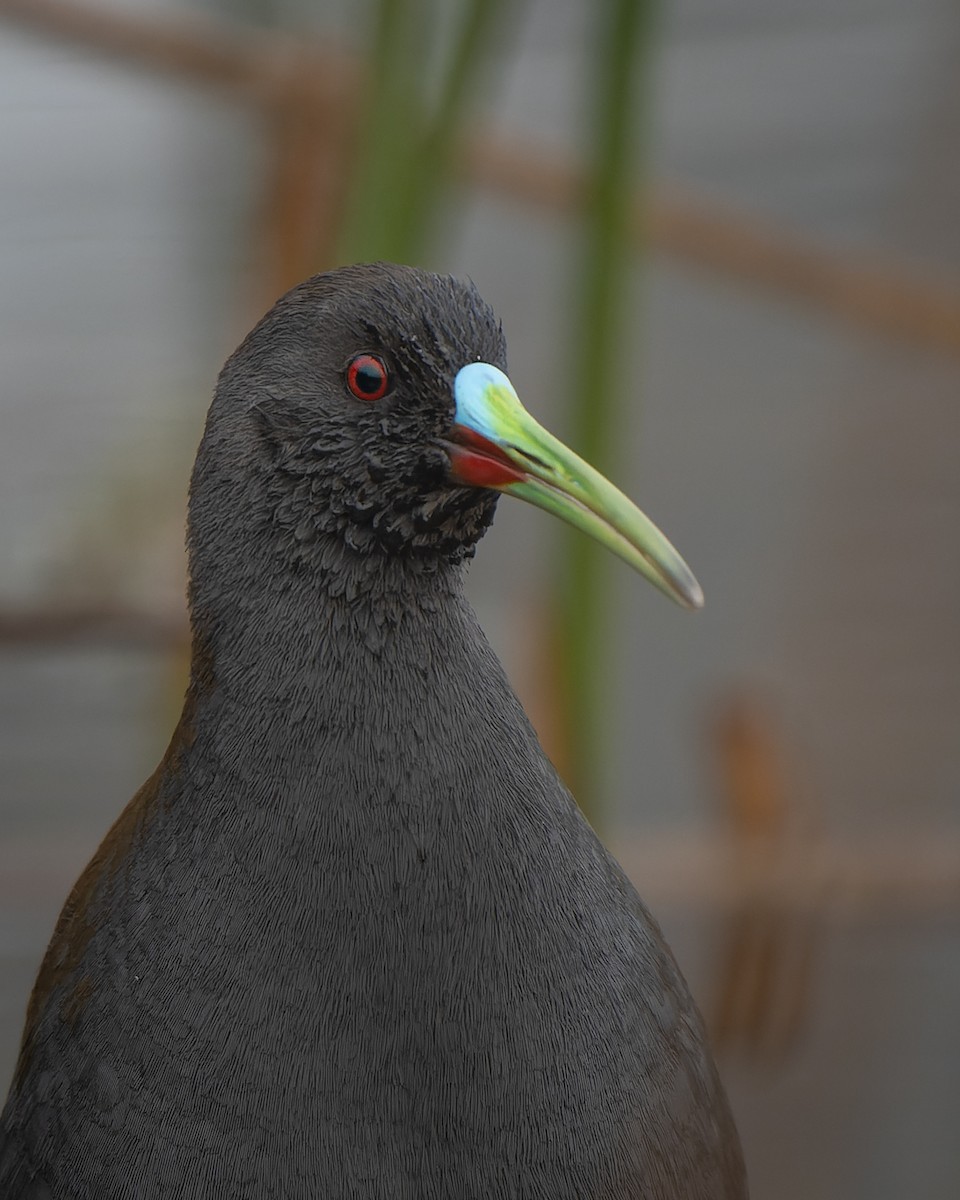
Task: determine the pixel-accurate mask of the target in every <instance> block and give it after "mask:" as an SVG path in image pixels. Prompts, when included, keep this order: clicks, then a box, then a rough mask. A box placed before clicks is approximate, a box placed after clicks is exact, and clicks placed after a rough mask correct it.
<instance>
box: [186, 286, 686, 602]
mask: <svg viewBox="0 0 960 1200" xmlns="http://www.w3.org/2000/svg"><path fill="white" fill-rule="evenodd" d="M505 368H506V347H505V342H504V338H503V334H502V331H501V328H500V325H499V322H498V321H497V319H496V317H495V316H494V314H493V311H492V310H491V309H490V307H489V306H488V305H487V304H486V303H485V302H484V301H483V300H482V299H481V297H480V296H479V294H478V292H477V291H476V289H475V288H474V287H473V285H472V284H468V283H463V282H461V281H459V280H456V279H452V278H449V277H445V276H437V275H432V274H429V273H427V272H425V271H420V270H417V269H414V268H410V267H399V266H393V265H390V264H384V263H377V264H369V265H362V266H354V267H345V268H341V269H340V270H337V271H331V272H328V273H326V274H323V275H318V276H315V277H313V278H312V279H309V280H307V281H306V282H305V283H302V284H300V285H299V286H298V287H295V288H293V289H292V290H291V291H290V292H288V293H287V294H286V295H285V296H284V297H282V298H281V299H280V300H279V301H278V302H277V304H276V305H274V307H273V308H272V309H271V310H270V312H269V313H267V315H266V316H265V317H264V318H263V319H262V320H261V321H260V323H259V324H258V325H257V326H256V327H255V328H254V329H253V331H252V332H251V333H250V334H249V335H248V336H247V338H246V339H245V340H244V342H243V343H242V344H241V345H240V347H239V348H238V349H237V351H236V352H235V353H234V354H233V355H232V356H231V358H230V359H229V360H228V362H227V364H226V366H225V367H224V370H223V372H222V374H221V377H220V381H219V383H218V388H217V395H216V398H215V400H214V404H213V406H212V407H211V413H210V417H209V419H208V425H207V431H206V434H205V438H204V441H205V449H206V453H205V454H204V453H201V455H200V456H198V464H197V468H196V471H195V475H194V491H196V490H198V489H199V488H200V487H202V486H203V483H204V477H205V476H209V477H210V478H212V479H214V480H217V479H220V480H222V481H223V483H224V485H225V486H226V484H227V481H228V480H229V478H230V476H231V475H232V476H234V477H235V478H236V477H237V475H238V474H245V475H247V476H248V477H249V475H250V474H251V472H252V473H253V474H254V475H255V476H256V477H257V478H259V480H260V481H261V484H262V487H263V489H264V490H265V491H266V492H267V495H268V498H269V504H268V505H267V508H268V510H269V517H270V520H271V522H272V523H273V526H274V528H277V527H279V528H280V529H281V530H283V531H284V532H285V533H286V534H287V535H289V537H290V538H291V539H292V542H293V543H294V544H295V545H296V546H297V553H298V554H300V555H308V554H309V547H310V545H311V544H312V543H317V542H323V541H325V540H327V541H328V540H329V539H330V538H331V537H333V538H334V539H337V540H338V541H339V542H341V543H343V544H345V545H346V546H347V547H348V548H349V549H350V550H351V551H354V552H356V553H357V554H359V555H370V554H373V555H383V554H387V555H391V556H415V557H420V558H433V559H446V560H450V561H458V560H459V559H462V558H464V557H466V556H467V555H469V554H471V553H472V552H473V549H474V547H475V544H476V542H477V541H478V540H479V538H480V537H481V536H482V535H483V533H484V531H485V530H486V529H487V527H488V526H489V524H490V522H491V521H492V519H493V514H494V510H495V507H496V502H497V497H498V495H499V493H501V492H503V493H507V494H510V495H515V496H517V497H519V498H520V499H523V500H527V501H529V502H531V503H533V504H536V505H539V506H540V507H541V508H544V509H546V510H547V511H549V512H552V513H554V514H555V515H556V516H559V517H561V518H562V519H564V520H566V521H568V522H570V523H571V524H573V525H575V526H577V527H578V528H580V529H582V530H583V531H584V532H586V533H588V534H589V535H591V536H593V537H594V538H596V539H597V540H599V541H600V542H602V543H603V544H604V545H605V546H607V547H608V548H609V549H610V550H612V551H613V552H614V553H616V554H618V555H620V557H622V558H624V559H625V560H626V561H627V562H629V563H630V564H631V565H632V566H634V567H635V568H636V569H638V570H639V571H641V572H642V573H643V574H644V575H645V576H646V577H647V578H648V579H650V580H651V581H652V582H653V583H654V584H655V585H656V586H658V587H660V588H661V589H662V590H663V591H665V592H667V593H668V594H669V595H671V596H672V597H673V598H674V599H677V600H679V601H680V602H681V603H683V604H686V605H687V606H689V607H699V604H700V603H701V602H702V596H701V593H700V589H699V587H698V585H697V583H696V580H695V579H694V578H693V576H692V574H691V573H690V571H689V570H688V568H687V567H686V565H685V564H684V563H683V560H682V559H681V558H680V556H679V555H678V554H677V552H676V551H675V550H674V549H673V547H672V546H671V545H670V543H669V542H668V541H667V540H666V538H665V537H664V536H663V535H662V534H661V533H660V532H659V531H658V530H657V529H656V528H655V527H654V526H653V525H652V524H651V522H650V521H648V520H647V518H646V517H644V516H643V514H642V513H640V511H639V510H638V509H637V508H636V507H635V506H634V505H633V504H632V503H631V502H630V501H629V500H628V499H627V498H626V497H625V496H624V495H623V494H622V493H621V492H619V491H618V490H617V489H616V488H614V487H613V485H612V484H610V483H609V482H608V481H607V480H605V479H604V478H603V477H602V476H601V475H600V474H599V473H598V472H596V471H595V470H593V468H591V467H590V466H589V465H588V464H587V463H585V462H583V460H582V459H580V458H578V457H577V456H576V455H575V454H573V453H572V451H570V450H568V449H567V448H566V447H565V446H563V444H562V443H561V442H559V441H558V440H557V439H556V438H554V437H552V436H551V435H550V434H549V433H547V431H546V430H544V429H542V428H541V427H540V426H539V425H538V424H537V423H536V422H535V421H534V420H533V418H532V417H530V416H529V414H528V413H527V412H526V410H525V409H524V408H523V407H522V405H521V404H520V401H519V399H518V398H517V394H516V392H515V391H514V389H513V386H512V384H511V383H510V380H509V378H508V377H507V375H506V373H505ZM221 507H222V505H221Z"/></svg>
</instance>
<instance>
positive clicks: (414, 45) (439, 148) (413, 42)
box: [338, 0, 525, 263]
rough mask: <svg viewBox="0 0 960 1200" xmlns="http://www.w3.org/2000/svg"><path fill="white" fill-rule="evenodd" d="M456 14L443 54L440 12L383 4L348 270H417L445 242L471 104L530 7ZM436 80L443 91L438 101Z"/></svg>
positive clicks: (415, 2)
mask: <svg viewBox="0 0 960 1200" xmlns="http://www.w3.org/2000/svg"><path fill="white" fill-rule="evenodd" d="M455 7H456V10H457V11H456V12H455V14H454V18H453V19H454V20H455V22H456V28H455V31H454V34H453V37H452V40H451V42H450V44H449V45H443V46H441V47H440V48H439V49H438V47H437V40H438V35H437V31H438V29H439V28H440V25H441V20H440V10H441V6H440V5H439V4H438V3H436V2H434V3H430V2H429V0H379V3H378V4H377V6H376V12H375V19H374V32H373V39H372V45H373V50H372V54H371V58H370V63H369V75H368V84H367V96H366V103H365V108H364V113H363V116H362V119H361V131H360V150H359V158H358V160H357V163H356V168H355V173H354V181H353V186H352V189H351V192H350V201H349V203H348V206H347V211H346V214H345V219H344V228H343V230H342V232H341V243H340V253H339V255H338V258H339V260H340V261H341V262H360V261H371V260H374V259H390V260H392V261H394V262H407V263H418V262H422V261H423V260H424V258H425V257H426V256H427V255H428V253H429V250H430V248H431V245H432V244H433V243H434V242H435V240H436V237H437V235H438V233H439V225H440V222H441V218H442V208H441V206H442V202H443V200H444V198H445V192H446V188H447V185H448V183H449V179H450V174H451V169H452V166H453V158H454V151H455V149H456V148H457V146H458V145H459V143H460V141H461V140H462V134H463V124H464V120H465V118H466V116H467V115H468V113H469V109H470V104H471V101H472V100H473V99H474V97H475V96H476V94H477V92H478V90H479V88H480V84H481V81H482V78H483V76H484V74H485V71H486V68H487V67H488V66H489V64H490V61H491V59H492V58H493V56H494V54H495V52H496V49H497V47H498V46H499V45H500V44H501V42H502V35H503V32H504V26H505V21H506V19H507V17H508V16H509V18H510V19H513V20H516V19H517V17H518V16H519V14H520V12H521V11H522V10H523V8H524V7H525V6H524V4H523V3H517V2H515V3H513V4H508V3H506V0H468V2H465V3H462V4H460V5H458V6H455ZM443 11H444V12H446V13H449V12H450V11H451V9H450V7H448V6H443ZM434 71H435V72H436V75H432V72H434ZM432 78H435V79H437V80H438V84H437V86H436V88H435V89H434V94H433V96H432V98H431V96H430V94H429V92H430V87H429V85H430V82H431V79H432Z"/></svg>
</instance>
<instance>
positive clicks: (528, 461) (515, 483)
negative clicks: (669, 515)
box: [446, 362, 703, 608]
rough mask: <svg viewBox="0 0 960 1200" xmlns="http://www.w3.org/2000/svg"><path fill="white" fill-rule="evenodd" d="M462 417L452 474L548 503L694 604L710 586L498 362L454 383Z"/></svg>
mask: <svg viewBox="0 0 960 1200" xmlns="http://www.w3.org/2000/svg"><path fill="white" fill-rule="evenodd" d="M453 391H454V398H455V400H456V415H455V418H454V425H453V428H452V430H451V433H450V437H451V439H452V440H451V441H450V442H448V443H447V444H446V450H447V453H448V454H449V456H450V477H451V479H452V480H453V481H454V482H455V483H458V484H462V485H465V486H467V487H488V488H496V490H497V491H500V492H506V493H507V495H509V496H519V497H520V499H521V500H527V501H529V503H531V504H536V505H537V506H538V507H539V508H543V509H546V511H547V512H550V513H553V514H554V515H555V516H558V517H560V518H561V519H562V520H564V521H567V522H568V523H569V524H571V525H574V526H576V528H577V529H581V530H583V532H584V533H586V534H589V535H590V537H592V538H594V539H596V541H598V542H600V544H601V545H603V546H606V547H607V549H608V550H612V551H613V553H614V554H617V555H619V557H620V558H622V559H623V560H624V561H625V562H628V563H629V564H630V566H632V567H634V568H635V569H636V570H638V571H639V572H640V573H641V575H644V576H646V578H647V579H649V580H650V582H651V583H652V584H653V585H654V586H655V587H658V588H659V589H660V590H661V591H662V592H665V593H666V594H667V595H668V596H670V597H672V598H673V599H674V600H676V601H678V603H680V604H682V605H684V606H685V607H686V608H700V607H702V605H703V592H702V591H701V589H700V585H699V583H697V581H696V579H695V578H694V577H693V573H692V572H691V570H690V568H689V567H688V566H687V564H686V563H685V562H684V561H683V559H682V558H681V557H680V555H679V554H678V553H677V552H676V550H674V548H673V546H671V544H670V543H669V542H668V541H667V539H666V538H665V537H664V536H663V534H662V533H661V532H660V530H659V529H657V527H656V526H655V525H654V524H653V522H652V521H650V520H648V519H647V518H646V517H645V516H644V515H643V513H642V512H641V511H640V510H639V508H637V506H636V505H635V504H633V503H632V501H630V500H628V499H627V497H626V496H625V495H624V494H623V492H621V491H620V490H619V489H618V488H615V487H614V486H613V484H612V483H610V482H609V480H607V479H604V477H603V476H602V475H601V474H600V473H599V471H595V470H594V469H593V467H591V466H590V464H589V463H586V462H584V461H583V459H582V458H580V457H579V456H578V455H576V454H574V453H573V451H572V450H568V449H567V447H566V446H565V445H564V444H563V443H562V442H561V441H559V440H558V439H557V438H555V437H554V436H553V434H551V433H548V432H547V431H546V429H544V428H543V427H542V426H541V425H538V424H537V422H536V421H535V420H534V419H533V417H531V416H530V414H529V413H528V412H527V411H526V409H525V408H524V407H523V405H522V404H521V403H520V400H519V398H518V396H517V393H516V392H515V391H514V388H513V384H512V383H511V382H510V380H509V379H508V378H507V376H506V375H504V373H503V372H502V371H501V370H498V368H497V367H494V366H491V365H490V364H489V363H484V362H475V363H470V364H469V365H468V366H466V367H463V368H462V369H461V370H460V371H459V372H458V374H457V377H456V380H455V381H454V385H453Z"/></svg>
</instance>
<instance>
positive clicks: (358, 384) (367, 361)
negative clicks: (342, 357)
mask: <svg viewBox="0 0 960 1200" xmlns="http://www.w3.org/2000/svg"><path fill="white" fill-rule="evenodd" d="M347 387H348V388H349V389H350V391H351V392H353V394H354V395H355V396H356V397H357V399H358V400H379V399H381V397H383V396H385V395H386V394H387V390H388V389H389V387H390V377H389V375H388V374H387V368H386V367H385V366H384V365H383V363H382V362H381V361H380V359H379V358H375V357H374V355H372V354H358V355H357V356H356V358H351V359H350V362H349V363H348V364H347Z"/></svg>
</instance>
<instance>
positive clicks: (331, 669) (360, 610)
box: [190, 538, 482, 708]
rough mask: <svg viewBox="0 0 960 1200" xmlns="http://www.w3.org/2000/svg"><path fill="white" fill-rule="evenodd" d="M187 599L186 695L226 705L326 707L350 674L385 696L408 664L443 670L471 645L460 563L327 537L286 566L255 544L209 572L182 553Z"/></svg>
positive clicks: (284, 556) (277, 552)
mask: <svg viewBox="0 0 960 1200" xmlns="http://www.w3.org/2000/svg"><path fill="white" fill-rule="evenodd" d="M208 567H209V569H207V568H208ZM190 593H191V595H190V599H191V622H192V629H193V669H192V678H193V684H192V688H193V691H194V692H195V693H197V694H200V693H205V692H207V691H209V690H210V689H211V688H213V687H214V686H215V688H216V691H217V692H218V693H219V695H220V697H221V699H222V698H224V697H229V698H230V701H231V703H232V704H241V703H242V704H244V705H253V706H259V707H262V706H263V705H272V706H278V705H279V706H284V705H289V704H291V703H293V702H296V703H298V704H300V703H310V704H311V705H313V706H314V707H315V708H316V707H317V706H319V707H323V708H326V707H329V706H330V705H331V704H334V705H335V704H337V703H338V701H337V696H336V694H335V693H336V688H337V687H341V686H343V685H344V682H345V680H344V676H345V675H349V674H350V673H351V672H352V673H359V674H360V675H361V676H362V677H364V679H365V681H366V684H367V687H368V690H371V691H372V690H373V688H374V686H376V687H378V688H380V689H382V688H384V687H387V688H393V689H394V690H396V689H397V688H398V687H399V684H400V682H401V677H402V676H403V674H404V673H405V672H411V671H412V672H414V673H416V672H417V670H418V669H419V666H418V664H422V663H424V662H425V661H428V660H431V659H433V658H434V657H435V656H437V655H439V656H441V657H442V658H443V659H444V660H445V661H446V662H448V663H452V661H454V660H456V659H457V658H458V657H459V655H460V654H461V653H462V652H463V650H464V647H465V646H466V645H469V643H470V642H471V641H472V640H474V639H475V638H477V637H480V638H481V639H482V635H481V634H480V633H479V628H478V627H477V626H476V623H475V619H474V618H473V614H472V610H471V609H470V606H469V604H468V603H467V601H466V599H465V596H464V592H463V564H462V563H451V562H449V561H447V560H445V559H442V558H440V557H414V556H390V555H386V554H378V553H358V552H356V551H353V550H351V549H349V548H348V547H347V546H346V545H345V544H344V543H343V542H342V541H340V540H339V539H335V538H330V539H327V540H324V539H319V540H317V541H314V542H313V543H312V544H311V546H310V547H309V554H307V555H303V556H300V557H295V558H291V557H290V556H289V553H288V552H285V551H284V549H283V547H281V546H277V545H269V546H264V545H258V544H257V543H256V542H254V543H253V544H252V545H250V546H247V547H244V548H243V549H242V550H241V551H240V552H238V553H235V554H232V555H229V556H226V559H224V558H221V559H219V560H217V561H215V562H212V563H207V562H206V561H205V559H204V557H203V556H202V555H197V554H192V556H191V587H190ZM468 627H469V629H468Z"/></svg>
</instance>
